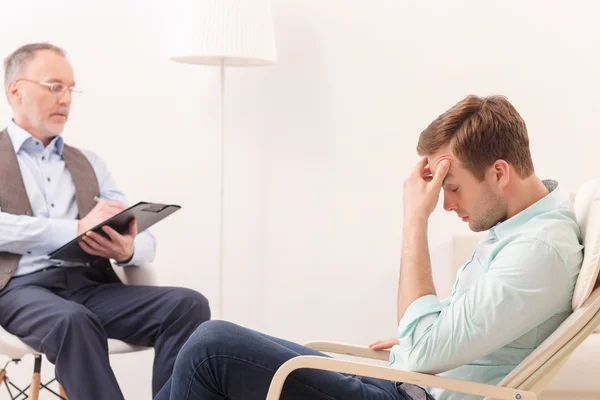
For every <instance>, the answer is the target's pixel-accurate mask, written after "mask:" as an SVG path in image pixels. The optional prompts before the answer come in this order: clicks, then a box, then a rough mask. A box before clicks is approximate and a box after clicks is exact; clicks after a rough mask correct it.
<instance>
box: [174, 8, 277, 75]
mask: <svg viewBox="0 0 600 400" xmlns="http://www.w3.org/2000/svg"><path fill="white" fill-rule="evenodd" d="M169 58H170V59H171V60H173V61H177V62H182V63H187V64H208V65H220V64H221V62H223V64H224V65H230V66H248V65H270V64H274V63H275V62H276V61H277V52H276V49H275V37H274V34H273V17H272V14H271V5H270V1H269V0H178V2H177V10H176V14H175V21H174V24H173V34H172V42H171V53H170V55H169Z"/></svg>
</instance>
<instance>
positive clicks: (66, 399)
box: [58, 383, 69, 400]
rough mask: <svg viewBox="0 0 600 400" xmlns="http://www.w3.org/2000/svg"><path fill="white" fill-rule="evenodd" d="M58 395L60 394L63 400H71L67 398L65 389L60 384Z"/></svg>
mask: <svg viewBox="0 0 600 400" xmlns="http://www.w3.org/2000/svg"><path fill="white" fill-rule="evenodd" d="M58 393H59V394H60V397H62V398H63V399H65V400H69V399H68V397H67V394H66V393H65V389H63V387H62V385H61V384H60V383H59V384H58Z"/></svg>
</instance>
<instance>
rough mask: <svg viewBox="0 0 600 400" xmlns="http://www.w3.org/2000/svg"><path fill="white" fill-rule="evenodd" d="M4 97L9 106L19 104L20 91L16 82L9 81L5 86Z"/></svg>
mask: <svg viewBox="0 0 600 400" xmlns="http://www.w3.org/2000/svg"><path fill="white" fill-rule="evenodd" d="M6 95H7V96H8V101H9V102H10V104H21V91H20V90H19V85H17V82H14V81H10V82H8V85H7V86H6Z"/></svg>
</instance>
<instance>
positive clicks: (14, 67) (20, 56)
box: [4, 43, 66, 89]
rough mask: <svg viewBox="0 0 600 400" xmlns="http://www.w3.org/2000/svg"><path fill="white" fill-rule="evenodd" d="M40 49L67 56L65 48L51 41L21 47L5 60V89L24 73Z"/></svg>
mask: <svg viewBox="0 0 600 400" xmlns="http://www.w3.org/2000/svg"><path fill="white" fill-rule="evenodd" d="M40 50H50V51H53V52H55V53H56V54H58V55H61V56H63V57H65V56H66V53H65V51H64V50H63V49H61V48H60V47H57V46H54V45H52V44H50V43H30V44H26V45H24V46H21V47H19V48H18V49H17V50H15V51H14V52H13V53H12V54H11V55H9V56H8V57H6V59H5V60H4V89H6V87H7V86H8V83H9V82H10V81H11V80H13V79H15V78H16V77H17V76H19V75H20V74H22V73H23V71H24V70H25V68H27V65H29V63H30V62H31V60H33V58H34V57H35V54H36V53H37V52H38V51H40Z"/></svg>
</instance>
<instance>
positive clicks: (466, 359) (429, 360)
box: [390, 181, 583, 400]
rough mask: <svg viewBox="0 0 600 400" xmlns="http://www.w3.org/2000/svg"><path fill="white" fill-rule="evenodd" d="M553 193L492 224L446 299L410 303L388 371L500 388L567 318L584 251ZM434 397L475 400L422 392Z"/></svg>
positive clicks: (567, 210)
mask: <svg viewBox="0 0 600 400" xmlns="http://www.w3.org/2000/svg"><path fill="white" fill-rule="evenodd" d="M544 184H545V185H546V187H547V188H548V189H549V190H550V191H551V193H550V194H548V195H547V196H545V197H544V198H542V199H541V200H539V201H538V202H536V203H535V204H533V205H531V206H530V207H528V208H527V209H525V210H523V211H522V212H520V213H519V214H517V215H515V216H513V217H512V218H510V219H508V220H506V221H504V222H502V223H500V224H498V225H496V226H495V227H493V228H492V229H490V231H489V232H488V234H487V236H486V237H484V238H483V239H482V240H481V241H480V242H479V244H478V246H477V248H476V250H475V252H474V253H473V256H472V257H471V259H470V260H469V261H468V262H467V263H466V264H465V265H464V266H463V267H462V268H461V269H460V270H459V272H458V274H457V279H456V282H455V284H454V288H453V290H452V296H451V297H450V298H449V299H446V300H443V301H440V300H439V299H438V298H437V296H435V295H428V296H423V297H421V298H419V299H417V300H415V301H414V302H413V303H412V304H411V305H410V306H409V307H408V309H407V310H406V314H405V315H404V317H403V318H402V320H401V321H400V326H399V328H398V337H399V340H400V345H397V346H394V348H393V349H392V353H391V357H390V364H391V366H392V367H395V368H401V369H406V370H411V371H419V372H425V373H430V374H439V375H440V376H445V377H450V378H456V379H464V380H468V381H475V382H481V383H488V384H497V383H498V382H500V381H501V380H502V379H503V378H504V377H505V376H506V375H508V373H509V372H510V371H511V370H512V369H513V368H514V367H515V366H516V365H518V364H519V363H520V362H521V361H522V360H523V359H524V358H525V357H527V356H528V355H529V354H530V353H531V352H532V351H533V350H534V349H535V348H536V347H538V346H539V345H540V344H541V343H542V342H543V341H544V340H545V339H546V338H547V337H548V336H549V335H550V334H551V333H552V332H553V331H554V330H555V329H556V328H557V327H558V326H559V325H560V324H561V323H562V322H563V321H564V320H565V319H566V318H567V317H568V316H569V314H570V313H571V298H572V297H573V290H574V288H575V282H576V280H577V277H578V275H579V270H580V268H581V263H582V261H583V252H582V248H583V247H582V246H581V234H580V231H579V227H578V225H577V223H576V220H575V213H574V212H573V209H572V207H571V204H570V202H569V200H568V198H567V196H566V195H564V194H563V193H561V192H560V190H559V189H556V187H557V184H556V182H554V181H544ZM427 390H428V391H429V392H430V393H431V394H432V395H433V396H434V397H435V398H436V399H437V400H458V399H480V398H481V397H479V396H469V395H466V394H462V393H454V392H449V391H444V390H440V389H434V388H427Z"/></svg>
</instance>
